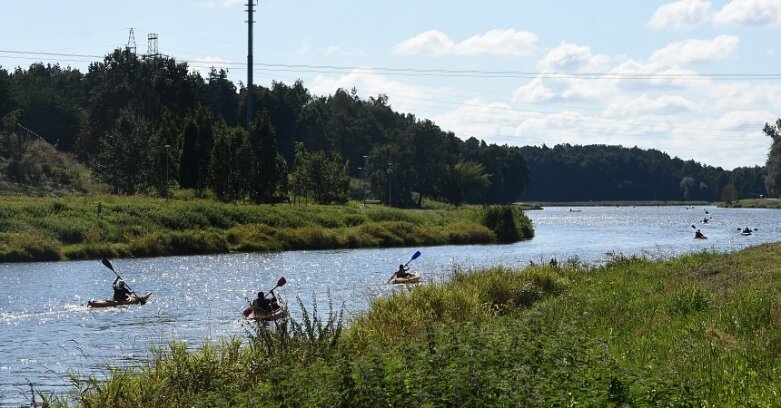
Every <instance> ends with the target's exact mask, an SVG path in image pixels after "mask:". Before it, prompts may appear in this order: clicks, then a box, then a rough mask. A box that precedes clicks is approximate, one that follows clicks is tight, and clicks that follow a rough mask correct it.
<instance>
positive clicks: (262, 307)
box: [252, 292, 278, 314]
mask: <svg viewBox="0 0 781 408" xmlns="http://www.w3.org/2000/svg"><path fill="white" fill-rule="evenodd" d="M274 304H278V303H277V297H276V296H275V295H274V292H271V299H268V298H266V296H265V295H264V294H263V292H258V298H257V299H255V300H253V301H252V312H253V313H255V314H264V313H269V312H271V310H272V309H273V306H274Z"/></svg>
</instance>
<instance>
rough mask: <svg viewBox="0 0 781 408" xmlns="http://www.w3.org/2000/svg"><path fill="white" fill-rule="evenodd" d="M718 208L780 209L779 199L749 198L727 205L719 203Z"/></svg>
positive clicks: (780, 200)
mask: <svg viewBox="0 0 781 408" xmlns="http://www.w3.org/2000/svg"><path fill="white" fill-rule="evenodd" d="M718 206H719V207H725V208H781V199H778V198H750V199H744V200H738V201H733V202H729V203H725V202H720V203H718Z"/></svg>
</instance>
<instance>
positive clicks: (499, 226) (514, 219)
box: [483, 206, 534, 243]
mask: <svg viewBox="0 0 781 408" xmlns="http://www.w3.org/2000/svg"><path fill="white" fill-rule="evenodd" d="M483 225H485V226H486V227H487V228H488V229H490V230H491V231H493V232H494V234H496V238H497V241H498V242H501V243H509V242H516V241H519V240H521V239H524V238H531V237H532V236H534V234H533V231H532V228H531V220H529V219H528V218H527V217H526V215H524V214H523V212H522V211H520V210H518V209H517V208H515V207H513V206H494V207H488V208H486V210H485V213H484V215H483Z"/></svg>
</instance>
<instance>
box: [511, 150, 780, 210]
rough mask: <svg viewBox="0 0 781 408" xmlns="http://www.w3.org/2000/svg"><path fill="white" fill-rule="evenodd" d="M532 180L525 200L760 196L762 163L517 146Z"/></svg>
mask: <svg viewBox="0 0 781 408" xmlns="http://www.w3.org/2000/svg"><path fill="white" fill-rule="evenodd" d="M521 151H522V152H523V155H524V157H525V158H526V160H527V163H528V165H529V173H530V176H531V179H532V183H531V185H530V186H529V189H528V190H527V191H526V192H525V193H524V199H525V200H536V201H588V200H595V201H608V200H609V201H612V200H698V201H719V200H722V201H732V200H736V199H738V198H751V197H758V196H759V195H766V194H767V193H766V191H765V176H766V174H767V173H766V171H765V168H764V167H758V166H756V167H739V168H736V169H734V170H732V171H727V170H724V169H722V168H721V167H711V166H704V165H702V164H700V163H698V162H695V161H693V160H681V159H679V158H677V157H675V158H670V156H668V155H667V154H665V153H662V152H660V151H658V150H654V149H650V150H643V149H639V148H637V147H634V148H631V149H630V148H624V147H621V146H606V145H588V146H577V145H575V146H573V145H569V144H564V145H556V146H554V147H552V148H550V147H547V146H544V145H543V146H542V147H529V146H527V147H523V148H522V149H521Z"/></svg>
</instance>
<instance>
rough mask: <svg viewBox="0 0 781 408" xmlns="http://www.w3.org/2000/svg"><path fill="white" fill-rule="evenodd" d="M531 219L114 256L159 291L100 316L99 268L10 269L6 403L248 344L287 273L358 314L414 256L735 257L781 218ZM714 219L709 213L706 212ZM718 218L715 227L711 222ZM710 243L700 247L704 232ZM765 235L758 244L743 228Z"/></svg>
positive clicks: (617, 211) (750, 213) (4, 269)
mask: <svg viewBox="0 0 781 408" xmlns="http://www.w3.org/2000/svg"><path fill="white" fill-rule="evenodd" d="M580 209H581V211H580V212H574V211H573V212H570V211H569V209H568V208H546V209H545V210H542V211H530V212H528V215H529V216H530V218H532V220H533V221H534V224H535V231H536V236H535V238H534V239H533V240H531V241H527V242H520V243H516V244H511V245H488V246H480V245H471V246H442V247H428V248H393V249H371V250H349V251H297V252H286V253H275V254H244V253H241V254H229V255H211V256H191V257H164V258H151V259H115V260H112V263H113V264H114V267H115V268H116V269H117V271H118V272H119V274H120V275H122V276H123V277H124V278H125V279H126V280H127V282H128V284H129V285H130V287H131V288H133V289H135V290H137V291H139V292H142V293H143V292H146V291H151V292H152V297H151V298H150V300H149V303H148V304H146V305H144V306H137V305H136V306H128V307H121V308H105V309H92V308H88V307H86V303H87V301H88V300H89V299H91V298H105V297H109V296H111V293H112V291H111V283H112V281H113V280H114V277H115V276H114V274H113V273H112V272H111V271H110V270H109V269H107V268H105V267H104V266H103V265H102V264H101V263H100V262H99V261H78V262H55V263H34V264H5V265H0V326H3V328H2V330H0V406H19V405H22V404H25V403H30V400H29V398H30V391H29V386H28V385H27V380H28V379H29V381H30V382H32V383H33V384H34V385H35V387H36V388H37V389H40V390H43V391H46V392H63V391H65V390H69V386H68V384H69V382H68V375H69V372H73V373H75V374H77V375H79V376H87V375H96V376H99V377H103V376H105V375H106V373H107V372H108V369H109V366H123V365H131V366H136V365H138V364H139V362H142V361H145V359H147V358H148V357H149V349H150V347H159V346H165V345H166V344H167V343H168V342H170V341H172V340H178V341H185V342H187V344H188V346H189V347H193V348H194V347H197V346H198V345H199V344H200V343H201V342H203V341H204V339H215V338H219V337H226V336H227V337H229V336H239V337H241V336H244V333H245V331H244V330H245V327H244V326H243V324H244V323H243V322H242V321H241V320H240V319H239V318H240V317H241V311H242V310H243V309H244V307H245V306H246V300H245V299H248V298H249V299H251V298H252V297H253V296H254V295H255V294H256V293H257V292H258V291H259V290H263V291H267V290H268V289H270V288H271V287H272V286H274V285H275V284H276V281H277V279H279V277H280V276H284V277H285V278H286V280H287V284H286V285H285V286H284V287H283V288H281V289H280V293H281V294H282V295H283V296H285V297H286V298H287V299H289V300H290V301H291V302H290V306H291V309H290V310H291V313H292V314H293V315H296V314H297V312H298V311H299V310H300V309H299V306H298V304H297V302H296V301H295V299H296V298H297V297H300V298H301V299H302V301H303V303H304V304H305V305H307V307H309V305H311V304H312V302H313V298H316V299H317V304H318V310H320V311H321V312H323V311H327V310H328V309H327V307H328V301H329V299H330V300H332V301H333V303H334V305H336V306H337V307H339V306H340V305H342V304H343V305H344V307H345V309H346V311H347V312H348V314H349V313H358V312H360V311H362V310H365V309H366V307H367V305H368V304H369V302H370V301H371V299H374V298H376V297H378V296H382V295H384V294H386V293H389V292H390V291H392V290H396V289H394V288H393V287H392V286H391V285H388V284H386V283H385V282H386V281H387V280H388V278H389V277H390V276H391V274H392V273H393V271H394V270H395V269H396V268H397V267H398V265H399V264H400V263H405V262H406V261H408V260H409V259H410V256H411V255H412V254H413V253H414V252H415V250H420V251H421V252H422V256H421V257H420V258H418V259H416V260H415V261H414V262H412V263H411V266H412V267H413V269H414V270H418V271H420V272H422V273H423V274H424V277H425V278H426V279H428V280H429V281H431V280H434V281H442V280H444V279H445V278H446V277H447V276H449V274H450V272H451V271H452V270H453V269H454V268H458V269H470V268H479V267H485V266H493V265H507V266H511V267H524V266H526V265H528V264H529V262H530V261H533V262H535V263H537V262H547V261H548V260H549V259H550V258H556V259H557V260H559V261H560V262H561V261H566V260H567V259H577V260H579V261H581V262H585V263H599V262H604V261H606V260H609V259H610V258H611V256H612V255H615V254H619V253H622V254H625V255H643V256H647V257H650V258H666V257H670V256H674V255H678V254H681V253H686V252H691V251H699V250H715V251H730V250H735V249H739V248H743V247H745V246H749V245H755V244H758V243H762V242H774V241H781V211H778V210H761V209H733V210H727V209H718V208H715V207H697V208H687V207H683V206H677V207H637V208H633V207H581V208H580ZM704 210H707V211H708V213H709V214H705V212H704ZM705 216H708V217H710V219H709V222H708V223H707V224H704V223H702V221H703V219H704V218H705ZM692 226H694V228H699V229H701V230H702V232H703V233H704V234H705V235H706V236H708V237H709V239H708V240H695V239H693V236H694V228H693V227H692ZM744 227H750V228H751V229H754V228H756V229H757V231H756V233H754V234H753V235H750V236H741V235H740V231H739V229H742V228H744Z"/></svg>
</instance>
